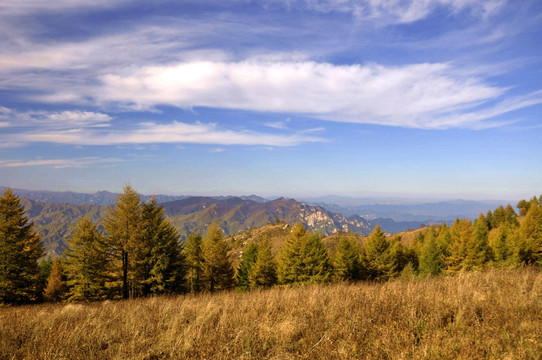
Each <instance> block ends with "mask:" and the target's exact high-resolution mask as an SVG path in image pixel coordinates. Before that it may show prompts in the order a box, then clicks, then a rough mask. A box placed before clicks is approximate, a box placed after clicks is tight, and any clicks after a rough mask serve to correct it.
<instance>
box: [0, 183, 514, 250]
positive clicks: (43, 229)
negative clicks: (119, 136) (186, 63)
mask: <svg viewBox="0 0 542 360" xmlns="http://www.w3.org/2000/svg"><path fill="white" fill-rule="evenodd" d="M5 189H6V188H5V187H0V191H3V190H5ZM14 192H15V193H16V194H17V195H18V196H20V197H21V198H22V199H23V204H24V206H25V208H26V209H27V211H28V215H29V217H30V220H31V221H33V222H34V224H35V226H36V229H37V230H38V231H39V232H40V234H41V236H42V239H43V242H44V244H45V246H46V248H47V251H48V253H49V254H61V253H62V252H63V246H64V245H65V239H66V238H67V237H68V236H70V235H71V231H72V229H73V227H74V226H75V225H76V224H77V222H78V221H79V220H80V219H81V218H82V217H83V216H84V215H87V216H88V217H90V218H91V219H92V220H93V221H95V222H96V223H100V222H101V219H103V218H104V217H105V216H106V214H107V211H108V209H109V208H110V207H111V205H112V204H114V202H115V199H116V197H117V196H118V194H115V193H111V192H108V191H99V192H96V193H94V194H84V193H76V192H54V191H30V190H22V189H14ZM150 198H151V195H141V199H142V200H143V201H147V200H148V199H150ZM155 198H156V199H157V201H158V202H159V203H160V204H161V205H162V206H164V208H165V212H166V214H167V216H168V217H169V218H170V220H171V221H172V222H173V224H174V225H175V226H176V227H177V228H178V230H179V232H180V233H181V234H182V235H183V236H186V235H187V234H188V233H191V232H201V233H205V231H206V229H207V227H208V225H209V224H210V223H211V222H212V221H216V222H217V223H218V224H219V225H220V227H221V228H222V229H223V230H224V231H225V233H226V234H228V235H233V234H237V233H240V232H243V231H246V230H249V229H251V228H257V227H261V226H263V225H265V224H269V223H275V222H277V221H281V222H285V223H288V224H290V225H292V224H294V223H296V222H298V221H301V222H302V223H303V224H305V226H306V227H307V228H308V229H310V230H311V231H316V232H319V233H321V234H323V235H331V234H334V233H337V232H339V231H343V232H346V231H353V232H356V233H358V234H362V235H366V234H369V233H370V232H371V231H372V229H373V228H374V226H376V224H380V226H381V227H382V229H384V230H385V231H387V232H390V233H396V232H402V231H406V230H408V229H416V228H419V227H420V226H421V225H422V224H424V225H430V224H433V223H435V224H437V223H442V222H443V221H447V222H451V221H453V220H454V219H455V218H456V217H460V218H476V217H477V216H478V215H479V214H480V213H481V212H482V213H486V212H487V211H488V210H493V209H495V208H496V207H498V206H499V205H500V204H505V202H476V201H461V200H458V201H448V202H435V203H423V204H389V203H388V204H361V205H356V199H353V198H347V200H348V202H345V201H342V202H341V198H339V197H327V198H325V200H326V201H336V202H338V203H340V204H333V203H327V202H320V203H318V202H317V201H318V200H324V199H322V198H320V199H312V200H311V201H312V202H313V203H312V204H311V203H310V201H304V202H300V201H296V200H293V199H284V198H279V199H276V200H268V199H265V198H263V197H260V196H257V195H249V196H240V197H234V196H217V197H203V196H196V197H194V196H185V195H181V196H171V195H155ZM308 200H310V199H308ZM357 201H358V204H359V201H367V200H366V199H358V200H357Z"/></svg>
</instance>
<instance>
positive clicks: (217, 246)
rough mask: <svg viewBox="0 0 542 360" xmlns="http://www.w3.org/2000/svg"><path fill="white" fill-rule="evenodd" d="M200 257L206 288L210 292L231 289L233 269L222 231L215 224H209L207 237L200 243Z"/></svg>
mask: <svg viewBox="0 0 542 360" xmlns="http://www.w3.org/2000/svg"><path fill="white" fill-rule="evenodd" d="M202 256H203V277H204V280H205V285H206V288H207V289H208V290H209V291H211V292H213V291H215V290H222V289H229V288H231V287H232V285H233V268H232V265H231V261H230V258H229V257H228V247H227V245H226V243H225V241H224V236H223V234H222V230H221V229H220V228H219V227H218V225H217V224H216V223H212V224H211V226H210V227H209V230H208V234H207V237H206V238H205V241H203V243H202Z"/></svg>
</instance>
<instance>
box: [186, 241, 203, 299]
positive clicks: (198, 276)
mask: <svg viewBox="0 0 542 360" xmlns="http://www.w3.org/2000/svg"><path fill="white" fill-rule="evenodd" d="M201 243H202V238H201V235H200V234H195V233H194V234H190V235H188V237H187V238H186V245H185V247H184V251H185V254H186V263H187V266H188V283H189V288H190V291H191V292H193V293H194V292H198V291H200V290H201V288H202V268H203V255H202V251H201Z"/></svg>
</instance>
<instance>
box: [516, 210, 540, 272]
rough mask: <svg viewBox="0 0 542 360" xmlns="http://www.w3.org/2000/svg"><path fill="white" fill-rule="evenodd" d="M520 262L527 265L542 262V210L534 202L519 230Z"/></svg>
mask: <svg viewBox="0 0 542 360" xmlns="http://www.w3.org/2000/svg"><path fill="white" fill-rule="evenodd" d="M518 235H519V243H518V260H519V262H520V263H523V264H526V265H534V264H540V263H541V262H542V209H541V208H540V207H539V206H538V204H537V203H536V202H532V203H531V206H530V207H529V210H528V211H527V213H526V214H525V217H524V218H523V219H522V221H521V224H520V226H519V229H518Z"/></svg>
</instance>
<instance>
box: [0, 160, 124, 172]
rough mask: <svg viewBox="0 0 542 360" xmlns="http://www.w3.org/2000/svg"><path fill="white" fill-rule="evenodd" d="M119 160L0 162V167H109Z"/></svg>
mask: <svg viewBox="0 0 542 360" xmlns="http://www.w3.org/2000/svg"><path fill="white" fill-rule="evenodd" d="M121 161H122V160H121V159H115V158H98V157H83V158H73V159H47V160H45V159H38V160H0V167H5V168H18V167H33V166H43V167H52V168H55V169H63V168H84V167H89V166H96V165H109V164H114V163H119V162H121Z"/></svg>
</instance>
